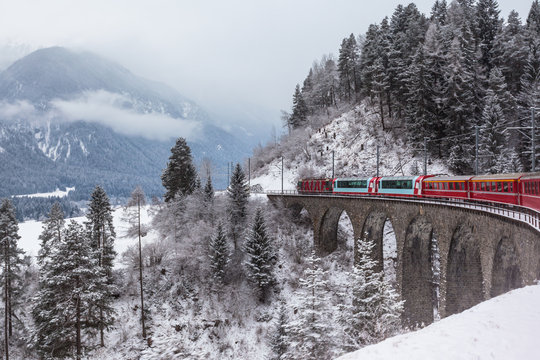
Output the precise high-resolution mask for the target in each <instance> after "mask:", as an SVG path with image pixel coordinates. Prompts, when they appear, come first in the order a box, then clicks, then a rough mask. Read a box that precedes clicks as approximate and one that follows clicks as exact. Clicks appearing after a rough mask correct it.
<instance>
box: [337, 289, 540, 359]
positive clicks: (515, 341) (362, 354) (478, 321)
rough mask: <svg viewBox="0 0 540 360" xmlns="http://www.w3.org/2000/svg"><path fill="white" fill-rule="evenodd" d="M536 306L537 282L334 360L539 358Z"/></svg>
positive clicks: (539, 327)
mask: <svg viewBox="0 0 540 360" xmlns="http://www.w3.org/2000/svg"><path fill="white" fill-rule="evenodd" d="M539 304H540V285H533V286H527V287H525V288H521V289H516V290H513V291H511V292H509V293H506V294H503V295H501V296H498V297H496V298H493V299H491V300H488V301H485V302H483V303H481V304H478V305H476V306H475V307H473V308H471V309H469V310H466V311H464V312H462V313H460V314H456V315H453V316H449V317H447V318H445V319H442V320H441V321H439V322H436V323H434V324H432V325H430V326H428V327H425V328H423V329H421V330H418V331H415V332H411V333H408V334H404V335H399V336H395V337H393V338H390V339H386V340H385V341H382V342H380V343H378V344H375V345H372V346H367V347H365V348H363V349H361V350H359V351H356V352H353V353H350V354H347V355H345V356H342V357H340V358H339V360H357V359H358V360H359V359H370V360H377V359H381V360H382V359H392V360H398V359H399V360H406V359H411V360H418V359H438V360H446V359H447V360H459V359H463V360H465V359H467V360H468V359H501V360H512V359H516V360H517V359H521V360H524V359H539V358H540V352H539V350H540V349H539V344H538V333H539V331H540V308H539Z"/></svg>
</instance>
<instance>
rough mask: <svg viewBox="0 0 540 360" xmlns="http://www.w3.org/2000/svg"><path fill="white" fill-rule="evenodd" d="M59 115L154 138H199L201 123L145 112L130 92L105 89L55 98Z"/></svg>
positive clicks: (68, 119) (55, 109) (125, 132)
mask: <svg viewBox="0 0 540 360" xmlns="http://www.w3.org/2000/svg"><path fill="white" fill-rule="evenodd" d="M51 105H52V107H53V108H54V111H55V113H56V116H57V117H58V118H60V119H64V120H67V121H78V120H83V121H88V122H95V123H99V124H101V125H105V126H108V127H110V128H112V129H113V130H114V131H115V132H117V133H120V134H124V135H129V136H141V137H144V138H147V139H151V140H169V139H171V138H177V137H179V136H182V137H185V138H188V139H193V138H195V137H197V134H198V132H199V130H200V123H198V122H196V121H192V120H185V119H176V118H173V117H171V116H169V115H167V114H163V113H159V112H148V113H141V112H140V111H137V109H136V108H137V103H136V101H134V100H133V99H131V98H130V97H129V96H127V95H121V94H115V93H110V92H107V91H104V90H99V91H92V92H86V93H84V94H83V95H82V96H81V97H79V98H77V99H75V100H70V101H66V100H53V101H52V102H51Z"/></svg>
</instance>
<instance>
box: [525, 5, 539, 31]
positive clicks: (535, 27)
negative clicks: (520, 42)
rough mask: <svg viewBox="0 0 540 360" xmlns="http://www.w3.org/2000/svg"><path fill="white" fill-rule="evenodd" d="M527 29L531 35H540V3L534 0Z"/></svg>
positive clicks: (528, 17)
mask: <svg viewBox="0 0 540 360" xmlns="http://www.w3.org/2000/svg"><path fill="white" fill-rule="evenodd" d="M527 28H528V29H529V30H530V31H531V33H533V34H534V33H536V34H540V1H539V0H534V1H533V3H532V5H531V10H530V11H529V15H528V16H527Z"/></svg>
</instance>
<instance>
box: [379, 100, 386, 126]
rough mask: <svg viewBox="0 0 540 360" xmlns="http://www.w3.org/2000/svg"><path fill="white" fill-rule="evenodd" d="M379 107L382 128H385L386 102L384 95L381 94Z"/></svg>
mask: <svg viewBox="0 0 540 360" xmlns="http://www.w3.org/2000/svg"><path fill="white" fill-rule="evenodd" d="M379 108H380V109H381V124H382V129H383V130H385V128H384V104H383V100H382V96H379Z"/></svg>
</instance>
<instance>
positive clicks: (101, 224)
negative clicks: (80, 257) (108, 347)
mask: <svg viewBox="0 0 540 360" xmlns="http://www.w3.org/2000/svg"><path fill="white" fill-rule="evenodd" d="M86 218H87V221H86V223H85V225H86V229H87V231H88V234H89V237H90V247H91V248H92V250H93V251H94V254H95V256H96V260H97V262H98V265H99V266H100V267H101V268H102V269H103V271H104V274H105V276H106V284H107V285H108V286H104V287H102V288H101V289H99V290H97V291H99V295H100V297H99V299H98V301H96V304H97V305H98V309H99V315H98V316H97V317H96V318H95V319H93V320H94V321H95V326H96V327H97V328H98V329H99V332H100V344H101V346H105V338H104V330H106V329H108V328H109V327H110V326H111V325H112V324H113V323H114V316H113V315H114V311H113V309H112V307H111V304H112V300H113V299H112V295H113V294H112V292H113V288H112V286H110V285H112V283H113V277H112V269H113V267H114V258H115V256H116V252H115V251H114V240H115V238H116V232H115V231H114V225H113V216H112V208H111V204H110V201H109V197H108V196H107V193H106V192H105V190H103V188H102V187H101V186H96V188H95V189H94V191H93V192H92V195H91V198H90V202H89V204H88V213H87V214H86Z"/></svg>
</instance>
